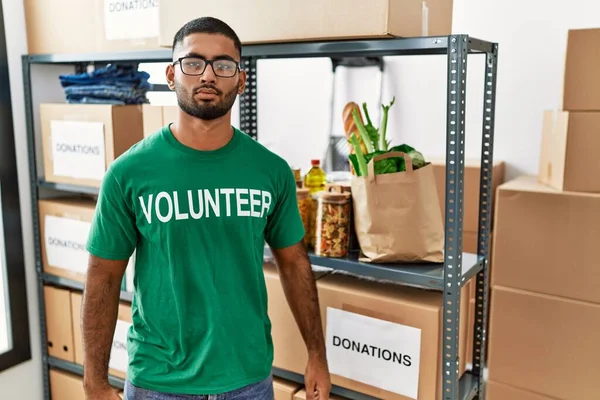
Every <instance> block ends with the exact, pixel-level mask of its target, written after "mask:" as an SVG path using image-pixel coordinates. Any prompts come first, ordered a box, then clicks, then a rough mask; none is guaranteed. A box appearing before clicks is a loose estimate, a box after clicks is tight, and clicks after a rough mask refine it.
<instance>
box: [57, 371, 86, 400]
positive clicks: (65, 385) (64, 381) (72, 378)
mask: <svg viewBox="0 0 600 400" xmlns="http://www.w3.org/2000/svg"><path fill="white" fill-rule="evenodd" d="M49 379H50V398H51V399H52V400H84V399H85V392H84V391H83V378H82V377H80V376H77V375H74V374H71V373H68V372H64V371H59V370H56V369H50V371H49Z"/></svg>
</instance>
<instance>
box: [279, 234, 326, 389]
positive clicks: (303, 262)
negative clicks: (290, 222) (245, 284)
mask: <svg viewBox="0 0 600 400" xmlns="http://www.w3.org/2000/svg"><path fill="white" fill-rule="evenodd" d="M272 252H273V256H274V257H275V261H276V263H277V268H278V270H279V276H280V279H281V284H282V287H283V290H284V293H285V296H286V298H287V302H288V304H289V306H290V309H291V310H292V313H293V315H294V318H295V320H296V323H297V324H298V328H299V329H300V333H301V335H302V337H303V339H304V342H305V344H306V348H307V351H308V357H309V361H308V366H307V371H306V375H305V385H306V389H307V392H308V396H309V397H308V398H309V399H313V398H317V397H316V396H315V397H313V396H314V395H315V394H316V393H318V395H319V396H318V398H320V399H327V398H329V397H328V396H329V391H330V388H331V383H330V377H329V370H328V367H327V352H326V349H325V337H324V334H323V324H322V322H321V310H320V307H319V299H318V295H317V287H316V284H315V278H314V275H313V272H312V266H311V263H310V259H309V258H308V255H307V254H306V250H305V248H304V244H303V243H302V242H300V243H297V244H295V245H292V246H289V247H286V248H283V249H272Z"/></svg>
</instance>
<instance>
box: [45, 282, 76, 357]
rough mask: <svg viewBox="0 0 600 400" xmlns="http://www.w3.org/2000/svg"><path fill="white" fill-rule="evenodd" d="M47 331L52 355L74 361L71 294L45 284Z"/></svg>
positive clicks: (49, 352)
mask: <svg viewBox="0 0 600 400" xmlns="http://www.w3.org/2000/svg"><path fill="white" fill-rule="evenodd" d="M44 305H45V311H46V331H47V340H48V354H49V355H50V357H56V358H60V359H61V360H65V361H69V362H74V361H75V351H74V348H75V346H74V340H73V326H72V323H71V321H72V317H71V295H70V292H69V291H68V290H66V289H59V288H56V287H53V286H44Z"/></svg>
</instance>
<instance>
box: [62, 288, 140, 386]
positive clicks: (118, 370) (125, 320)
mask: <svg viewBox="0 0 600 400" xmlns="http://www.w3.org/2000/svg"><path fill="white" fill-rule="evenodd" d="M82 300H83V298H82V295H81V293H78V292H73V293H71V304H72V315H73V330H74V334H73V343H74V347H75V362H76V363H77V364H80V365H83V361H84V357H83V341H82V336H81V319H80V318H79V316H80V315H81V306H82ZM118 313H119V314H118V318H117V324H116V327H115V334H114V338H113V343H112V349H111V355H110V361H109V370H108V372H109V374H110V375H113V376H117V377H119V378H123V379H125V378H126V377H127V367H128V362H129V356H128V353H127V332H128V330H129V328H130V326H131V324H132V318H131V317H132V316H131V305H129V304H125V303H120V304H119V312H118Z"/></svg>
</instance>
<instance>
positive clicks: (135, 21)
mask: <svg viewBox="0 0 600 400" xmlns="http://www.w3.org/2000/svg"><path fill="white" fill-rule="evenodd" d="M158 1H159V0H104V33H105V35H106V39H107V40H135V39H146V38H154V37H158V35H159V33H160V32H159V29H158V28H159V22H158V21H159V16H158Z"/></svg>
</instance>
